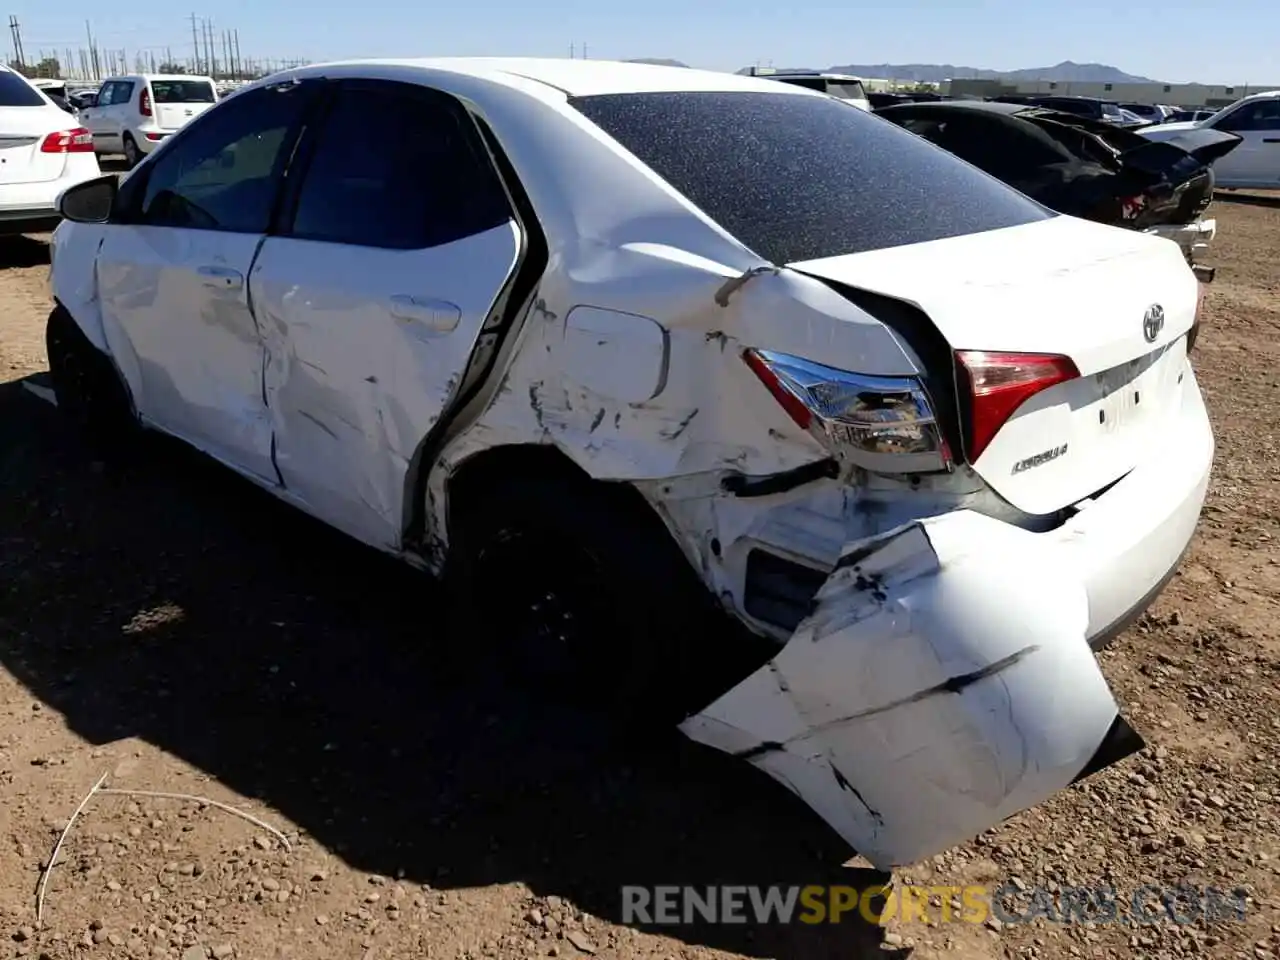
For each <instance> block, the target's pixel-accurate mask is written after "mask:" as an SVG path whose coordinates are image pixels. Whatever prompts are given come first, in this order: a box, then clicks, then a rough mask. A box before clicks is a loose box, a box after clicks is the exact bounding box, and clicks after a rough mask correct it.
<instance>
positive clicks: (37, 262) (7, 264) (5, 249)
mask: <svg viewBox="0 0 1280 960" xmlns="http://www.w3.org/2000/svg"><path fill="white" fill-rule="evenodd" d="M48 265H49V243H48V241H47V240H42V239H37V238H36V237H28V236H25V235H23V234H16V235H14V236H11V237H0V270H15V269H25V268H27V267H39V266H48Z"/></svg>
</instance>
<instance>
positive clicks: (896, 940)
mask: <svg viewBox="0 0 1280 960" xmlns="http://www.w3.org/2000/svg"><path fill="white" fill-rule="evenodd" d="M884 942H885V943H886V944H887V945H888V946H891V947H900V946H902V934H900V933H886V934H885V935H884Z"/></svg>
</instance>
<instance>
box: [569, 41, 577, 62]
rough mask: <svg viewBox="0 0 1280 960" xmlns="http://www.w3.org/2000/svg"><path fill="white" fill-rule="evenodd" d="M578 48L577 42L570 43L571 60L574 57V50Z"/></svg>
mask: <svg viewBox="0 0 1280 960" xmlns="http://www.w3.org/2000/svg"><path fill="white" fill-rule="evenodd" d="M576 49H577V47H576V45H575V44H572V43H571V44H569V59H570V60H572V59H573V52H574V50H576Z"/></svg>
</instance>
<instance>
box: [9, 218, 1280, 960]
mask: <svg viewBox="0 0 1280 960" xmlns="http://www.w3.org/2000/svg"><path fill="white" fill-rule="evenodd" d="M1214 213H1215V214H1216V216H1217V217H1218V219H1219V224H1220V236H1219V239H1218V241H1217V249H1216V252H1215V260H1216V262H1218V263H1219V264H1220V269H1219V274H1218V279H1217V282H1216V283H1215V284H1214V285H1213V286H1212V287H1211V288H1210V291H1209V293H1208V296H1207V300H1206V312H1207V324H1206V328H1205V330H1204V332H1203V334H1202V335H1201V339H1200V342H1199V344H1198V346H1197V351H1196V356H1197V368H1198V374H1199V376H1200V378H1201V384H1202V386H1203V387H1204V389H1205V392H1206V394H1207V395H1208V398H1209V403H1210V407H1211V410H1212V412H1213V415H1214V421H1215V425H1216V429H1217V436H1218V462H1217V467H1216V473H1215V478H1214V483H1213V487H1212V490H1211V494H1210V500H1209V504H1208V507H1207V509H1206V512H1205V517H1204V521H1203V523H1202V527H1201V532H1200V533H1199V535H1198V537H1197V539H1196V541H1195V544H1194V546H1193V548H1192V551H1191V553H1190V554H1189V556H1188V558H1187V560H1186V562H1185V563H1184V565H1183V568H1182V572H1181V573H1180V575H1179V576H1178V577H1177V578H1176V579H1175V580H1174V581H1173V583H1172V584H1171V586H1170V587H1169V588H1168V590H1167V591H1166V592H1165V594H1164V595H1163V596H1162V597H1161V599H1160V600H1159V601H1158V602H1157V603H1156V605H1155V606H1154V607H1153V609H1152V610H1151V611H1150V612H1149V614H1148V615H1147V616H1146V617H1145V618H1144V619H1143V620H1142V621H1141V622H1140V623H1139V624H1138V625H1137V626H1136V627H1135V628H1134V629H1132V630H1130V631H1129V632H1128V633H1127V634H1126V635H1125V636H1123V637H1122V638H1121V639H1120V640H1119V641H1117V643H1116V644H1115V645H1114V647H1113V648H1112V649H1111V650H1110V651H1108V652H1107V653H1106V654H1104V655H1103V661H1104V668H1105V670H1106V673H1107V675H1108V677H1109V678H1110V679H1111V681H1112V682H1113V684H1114V685H1115V687H1116V689H1117V691H1118V694H1119V697H1120V699H1121V701H1122V702H1123V703H1124V704H1125V705H1126V710H1127V712H1128V715H1129V716H1130V717H1131V718H1132V720H1133V722H1134V723H1135V725H1136V726H1137V727H1138V728H1139V729H1140V730H1141V731H1142V733H1143V734H1144V735H1145V736H1146V737H1147V739H1148V741H1149V747H1148V749H1147V750H1146V751H1144V752H1143V754H1141V755H1140V756H1138V757H1135V758H1131V759H1130V760H1128V761H1126V762H1124V763H1122V764H1120V765H1119V766H1118V767H1116V768H1113V769H1112V770H1110V771H1108V772H1106V773H1104V774H1102V775H1100V776H1098V777H1096V778H1094V779H1091V780H1090V781H1088V782H1087V783H1085V784H1083V785H1081V786H1078V787H1076V788H1074V789H1073V790H1071V791H1070V792H1068V793H1067V794H1065V795H1063V796H1061V797H1059V798H1057V799H1056V800H1054V801H1053V802H1052V803H1050V804H1047V805H1045V806H1044V807H1041V808H1038V809H1036V810H1033V811H1031V812H1029V813H1027V814H1024V815H1022V816H1020V817H1018V818H1016V819H1014V820H1012V821H1010V822H1009V823H1008V824H1006V825H1005V826H1003V827H1002V828H1000V829H999V830H996V831H992V832H991V833H990V834H989V835H987V836H984V837H981V838H979V839H978V840H977V841H975V842H973V843H971V844H968V845H967V846H965V847H963V848H961V849H958V850H956V851H953V852H951V853H949V854H947V855H944V856H942V857H939V858H936V860H935V861H934V862H930V863H926V864H918V865H916V866H914V867H913V868H911V869H909V870H905V871H902V872H901V873H900V874H899V880H900V881H901V882H902V883H904V884H924V885H934V884H944V885H961V884H985V885H987V886H989V887H996V886H1000V885H1003V884H1013V885H1014V886H1016V887H1027V888H1029V889H1030V890H1034V889H1036V888H1046V889H1048V890H1050V891H1054V890H1061V889H1063V888H1071V887H1077V886H1083V885H1096V884H1098V883H1102V882H1110V883H1111V884H1113V885H1114V886H1115V888H1116V889H1117V891H1118V894H1119V897H1120V899H1121V900H1122V901H1126V902H1127V900H1128V898H1129V896H1130V894H1131V893H1132V892H1134V891H1138V890H1139V889H1140V888H1142V886H1143V885H1144V884H1155V885H1161V886H1165V887H1168V886H1174V885H1178V884H1183V883H1189V884H1194V885H1199V886H1213V887H1216V888H1220V889H1222V890H1223V891H1233V890H1237V889H1239V890H1240V891H1242V894H1241V895H1242V896H1247V897H1248V899H1247V901H1245V910H1244V918H1243V920H1230V921H1218V922H1196V923H1188V924H1174V923H1159V924H1151V925H1136V926H1135V925H1133V924H1120V923H1097V924H1092V925H1083V924H1079V923H1076V924H1062V923H1053V922H1045V921H1043V920H1041V921H1037V922H1036V923H1033V924H1020V923H1019V924H1008V923H1006V924H1001V923H999V922H998V921H994V920H993V921H991V922H989V923H984V924H968V923H955V922H952V923H944V922H941V920H940V917H941V905H940V904H937V903H936V902H935V907H934V908H932V909H931V910H929V911H928V912H927V913H926V918H927V922H924V921H920V920H915V921H911V922H904V921H902V920H901V918H895V919H893V920H891V921H889V922H887V923H886V924H884V925H871V924H867V923H865V922H845V923H842V924H839V925H831V924H824V925H819V926H806V925H793V926H787V927H781V926H754V925H739V926H733V925H705V924H703V925H691V926H685V927H679V928H645V927H643V926H637V925H624V924H623V923H622V922H621V918H622V914H621V902H620V896H619V888H620V887H621V886H623V885H626V884H661V883H678V884H692V885H706V884H768V883H796V884H811V883H853V884H859V883H866V882H868V881H869V879H870V878H871V874H870V872H869V871H865V870H860V869H858V867H857V866H856V862H855V863H854V865H851V866H843V867H842V866H840V864H839V861H840V860H841V859H843V857H844V856H845V855H846V851H845V850H844V849H843V847H842V846H841V844H840V843H839V841H838V840H836V839H835V838H834V837H833V836H832V835H831V834H830V833H829V832H828V831H827V830H826V828H825V827H824V826H823V825H822V824H821V823H819V822H818V821H816V819H815V818H814V817H813V816H812V815H811V814H809V812H808V811H807V810H805V809H804V808H803V807H801V806H800V805H798V804H797V803H796V802H795V801H793V800H792V798H791V797H790V796H789V795H788V794H786V792H785V791H783V790H781V789H780V788H778V787H776V786H775V785H774V784H773V783H772V782H770V781H768V780H766V779H764V778H763V777H761V776H759V775H757V774H755V772H754V771H752V770H751V769H749V768H747V767H746V766H745V765H741V764H739V763H737V762H736V761H732V760H730V759H728V758H725V757H722V756H720V755H719V754H715V753H713V752H709V751H704V750H702V749H701V748H698V747H696V746H694V745H693V744H690V743H687V742H685V741H684V740H682V738H680V737H679V736H678V735H677V734H674V733H673V734H672V735H671V736H670V737H669V738H667V739H664V740H662V741H661V742H656V743H654V744H652V745H651V746H650V747H648V748H647V749H645V750H643V751H637V750H636V749H635V748H634V747H630V748H626V749H624V748H621V747H620V746H619V745H617V744H612V743H609V742H608V741H607V739H606V738H605V737H604V736H603V735H602V734H599V733H598V732H597V731H596V730H595V729H594V728H593V727H592V725H590V724H589V723H585V722H583V718H581V717H577V716H573V715H570V714H566V713H559V712H556V711H555V710H553V709H552V708H550V707H548V706H546V705H542V704H537V703H533V702H527V701H521V700H519V699H513V698H512V697H510V696H509V695H507V694H506V693H504V692H503V691H501V690H496V689H495V690H488V689H470V688H468V689H458V687H457V686H456V684H451V683H450V681H449V678H448V677H447V676H443V675H441V674H440V672H439V671H438V670H437V669H435V668H434V665H433V657H432V641H433V636H432V633H433V628H432V625H433V622H434V613H433V611H434V608H435V604H434V602H433V601H434V598H433V595H432V591H431V587H430V584H429V583H427V582H425V581H424V580H423V579H422V578H421V577H419V576H417V575H415V574H413V573H412V572H410V571H408V570H405V569H401V568H400V567H398V566H396V565H395V564H393V563H391V562H389V561H386V560H384V559H383V558H381V557H379V556H376V555H374V554H372V553H370V552H368V551H366V550H364V549H362V548H360V547H359V546H356V545H353V544H352V543H350V542H349V541H346V540H345V539H343V538H342V537H340V536H338V535H336V534H333V533H331V532H329V531H327V530H325V529H323V528H322V527H320V526H319V525H317V524H315V523H313V522H311V521H309V520H307V519H306V518H303V517H301V516H299V515H297V514H295V513H293V512H291V511H290V510H288V509H287V508H285V507H283V506H280V505H278V504H276V503H275V502H274V501H273V500H271V499H270V498H269V497H267V496H266V495H264V494H261V493H260V492H258V491H256V490H254V489H252V488H249V487H247V486H246V485H245V484H244V483H242V482H241V481H239V480H238V479H236V478H234V477H231V476H229V475H227V474H226V473H225V472H224V471H222V470H219V469H218V468H215V467H213V466H210V465H208V464H205V463H202V462H201V461H199V459H198V458H196V457H194V456H192V455H191V454H189V453H187V452H185V451H182V450H180V449H170V446H169V445H159V446H158V448H157V450H156V452H155V455H154V457H151V458H149V459H148V462H147V463H145V464H140V465H139V466H138V468H137V469H136V470H131V471H129V472H128V473H127V474H126V473H117V472H113V471H108V470H104V469H102V468H101V466H100V465H97V464H94V463H92V462H89V461H87V460H86V459H85V457H84V455H83V454H82V453H81V452H80V451H79V450H78V449H77V448H76V447H75V446H74V445H73V444H70V443H69V442H68V441H67V440H66V438H65V437H64V435H63V433H62V432H61V431H60V429H59V426H58V422H57V419H56V415H55V411H54V410H53V409H52V408H50V407H48V406H47V405H46V404H44V403H42V402H41V401H40V400H38V399H37V398H35V397H34V396H32V395H31V394H30V393H29V392H27V391H25V390H23V389H22V388H21V386H20V385H19V381H20V380H22V379H23V378H24V377H27V376H29V375H31V374H35V373H37V372H38V371H41V370H42V369H43V368H44V363H45V360H44V351H43V342H42V337H43V323H44V318H45V315H46V313H47V311H48V302H49V296H48V288H47V274H48V254H47V248H46V247H45V245H44V243H43V242H42V241H41V240H39V239H30V238H16V239H9V240H0V484H2V485H3V490H2V493H0V543H2V547H0V956H4V955H5V953H6V952H8V953H9V954H12V955H13V956H26V957H31V958H36V957H42V958H49V960H63V958H69V957H73V956H75V957H91V958H97V957H101V958H107V957H120V958H124V957H131V958H141V957H150V958H155V960H201V958H206V957H214V958H218V960H223V958H228V957H235V958H267V957H291V956H292V957H298V958H308V960H310V958H344V960H345V958H361V960H374V958H377V960H384V958H393V957H395V958H406V960H407V958H415V960H416V958H424V957H426V958H450V960H452V958H477V957H496V958H515V957H530V956H560V957H572V956H585V955H588V954H592V953H594V954H595V955H597V956H601V957H619V958H622V957H627V958H630V957H652V958H658V960H661V958H676V957H680V958H686V960H688V958H694V957H697V958H711V957H759V958H763V957H779V958H798V960H822V958H825V957H832V958H835V957H840V958H841V960H850V958H859V957H883V956H888V957H892V956H902V957H906V956H913V957H917V958H922V960H923V958H930V957H935V956H936V957H960V958H986V957H1006V956H1007V957H1037V958H1060V957H1061V958H1066V957H1117V956H1133V957H1184V956H1189V957H1194V956H1203V957H1208V958H1236V957H1240V958H1250V960H1252V958H1269V957H1274V956H1276V955H1277V953H1278V952H1280V911H1277V910H1276V906H1277V902H1278V899H1277V898H1278V894H1277V873H1278V872H1280V866H1278V865H1280V823H1278V820H1280V775H1278V774H1277V767H1276V763H1275V759H1274V758H1275V755H1276V745H1277V741H1278V740H1280V710H1277V700H1278V699H1280V694H1278V692H1277V691H1278V681H1280V628H1278V627H1277V623H1278V622H1280V606H1278V605H1277V598H1278V597H1280V560H1278V559H1277V557H1278V556H1280V554H1278V553H1277V550H1276V538H1277V537H1278V536H1280V529H1278V527H1280V525H1278V524H1277V519H1278V516H1280V485H1278V484H1277V483H1276V481H1277V480H1278V479H1280V472H1278V468H1277V466H1276V465H1277V463H1278V462H1280V449H1278V447H1277V438H1276V423H1277V417H1276V413H1275V411H1276V409H1277V408H1278V407H1280V372H1278V371H1280V336H1278V334H1280V266H1277V265H1276V262H1275V249H1276V238H1277V237H1280V198H1275V197H1247V196H1244V195H1227V196H1226V197H1223V198H1221V202H1219V203H1218V204H1216V205H1215V207H1214ZM103 774H108V775H109V784H108V785H109V786H111V787H114V788H116V789H118V790H130V791H160V792H168V793H179V794H187V795H193V796H198V797H203V798H205V799H206V800H207V801H216V802H218V803H225V804H230V805H232V806H234V807H236V808H237V809H240V810H243V811H245V812H248V813H250V814H252V815H253V816H254V817H257V818H258V819H259V820H260V821H261V822H262V824H265V825H266V826H265V827H264V826H263V825H260V824H255V823H251V822H248V821H246V820H244V819H242V818H240V817H237V816H234V815H232V814H231V813H228V812H227V811H225V810H224V809H222V808H220V807H218V806H217V805H216V804H212V803H208V802H198V801H194V800H180V799H169V798H158V797H148V796H137V795H120V794H110V795H107V794H99V795H97V796H95V797H93V799H92V801H91V802H90V803H89V804H88V805H87V807H86V808H85V811H84V813H83V814H82V815H81V816H80V817H79V818H78V819H77V820H76V821H75V823H74V824H73V827H72V829H71V830H70V831H69V833H68V837H67V840H66V843H65V845H64V846H63V848H62V852H61V854H60V855H59V859H58V863H57V866H56V868H55V869H54V870H53V871H52V872H51V873H50V876H49V882H48V889H47V891H46V893H45V903H44V920H43V924H42V925H40V924H37V921H36V894H37V886H38V884H39V882H40V878H41V875H42V869H43V866H44V864H45V863H46V862H47V859H48V857H49V856H50V854H51V852H52V849H53V845H54V842H55V841H56V840H57V837H58V834H59V832H60V831H62V830H63V828H64V827H65V826H66V824H67V821H68V819H69V818H70V817H71V816H72V814H73V813H74V811H75V810H76V808H77V805H78V804H79V803H80V802H81V800H82V799H84V798H85V796H86V795H87V794H88V793H89V791H90V789H91V788H92V787H93V785H94V783H95V782H96V781H98V779H99V778H100V777H101V776H102V775H103ZM267 827H272V828H275V829H278V830H280V831H282V833H283V836H284V837H285V838H287V841H288V846H287V848H286V846H285V845H284V844H282V843H281V841H280V839H279V838H277V837H276V835H275V834H274V833H273V832H272V830H271V829H267ZM1023 907H1024V908H1025V904H1023Z"/></svg>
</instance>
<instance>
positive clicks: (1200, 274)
mask: <svg viewBox="0 0 1280 960" xmlns="http://www.w3.org/2000/svg"><path fill="white" fill-rule="evenodd" d="M1191 272H1192V273H1194V274H1195V275H1196V279H1197V280H1199V281H1200V282H1201V283H1213V278H1214V275H1215V274H1216V273H1217V272H1218V268H1217V267H1206V266H1205V265H1204V264H1203V263H1193V264H1192V265H1191Z"/></svg>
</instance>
